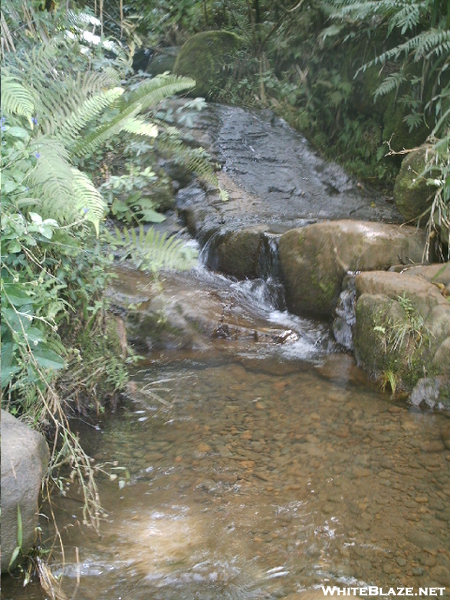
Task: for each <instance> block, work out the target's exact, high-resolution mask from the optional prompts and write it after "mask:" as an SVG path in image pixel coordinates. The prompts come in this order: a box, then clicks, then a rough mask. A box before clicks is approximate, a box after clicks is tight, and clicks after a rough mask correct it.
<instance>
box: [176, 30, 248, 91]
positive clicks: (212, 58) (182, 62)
mask: <svg viewBox="0 0 450 600" xmlns="http://www.w3.org/2000/svg"><path fill="white" fill-rule="evenodd" d="M241 45H242V40H241V38H240V37H239V36H237V35H236V34H234V33H230V32H228V31H206V32H203V33H197V34H196V35H194V36H192V37H191V38H190V39H189V40H188V41H187V42H186V43H185V44H184V46H183V47H182V48H181V50H180V53H179V55H178V57H177V60H176V62H175V66H174V69H173V71H174V73H175V74H177V75H184V76H187V77H192V78H193V79H195V81H196V86H195V88H194V90H193V94H195V95H197V96H198V95H200V96H205V97H208V98H211V97H212V96H213V95H214V90H215V89H216V88H222V87H223V86H224V83H225V81H226V78H227V76H228V73H229V69H228V65H229V64H230V63H231V62H232V61H233V58H234V57H235V55H236V52H237V50H238V49H239V47H240V46H241Z"/></svg>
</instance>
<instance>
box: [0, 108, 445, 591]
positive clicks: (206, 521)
mask: <svg viewBox="0 0 450 600" xmlns="http://www.w3.org/2000/svg"><path fill="white" fill-rule="evenodd" d="M232 110H235V111H241V113H242V114H243V115H244V116H243V117H242V118H245V119H247V120H250V121H252V122H253V123H254V124H255V123H256V125H257V127H260V128H261V127H262V124H264V123H266V124H267V127H268V128H269V129H270V131H269V130H268V131H269V133H271V134H272V133H273V129H274V128H275V129H276V128H278V129H279V130H280V131H281V132H282V136H280V137H279V140H280V141H279V143H280V144H284V146H283V147H284V148H286V144H288V143H291V142H292V143H293V144H294V143H295V144H297V145H298V150H297V151H296V158H295V160H299V161H301V160H302V157H303V159H304V157H305V156H306V155H307V156H313V155H312V153H311V154H310V150H309V149H308V148H307V147H306V146H305V144H306V141H304V140H302V139H301V136H298V134H295V133H294V132H292V130H290V129H289V128H287V126H285V125H282V124H280V122H281V120H277V121H276V122H274V120H273V118H272V117H271V116H270V115H262V116H261V115H259V114H258V115H253V114H252V113H249V112H246V111H242V109H231V108H229V107H225V108H224V107H219V108H218V109H217V113H216V117H215V121H214V123H215V125H214V127H216V130H215V133H214V131H213V133H214V135H213V137H214V138H215V140H216V144H217V145H220V144H222V150H223V154H222V156H221V162H222V163H223V164H224V166H225V167H226V168H225V174H224V175H223V177H231V176H232V175H233V168H232V164H231V162H233V161H236V159H235V158H233V159H231V158H230V157H229V153H230V152H231V150H230V148H231V147H232V146H233V144H235V140H234V138H233V136H236V135H237V134H236V132H237V131H238V130H240V131H241V132H242V131H246V130H245V129H244V127H243V125H242V123H241V124H240V125H239V121H236V119H237V117H236V115H237V113H236V112H235V113H234V116H233V115H231V116H230V111H232ZM239 114H240V113H239ZM210 118H211V117H210ZM205 120H206V121H208V119H207V118H205ZM209 127H210V128H211V127H212V125H211V123H210V124H209ZM227 127H228V129H229V130H230V132H229V137H228V138H227V139H228V140H230V139H231V141H230V142H229V143H228V144H226V143H225V142H224V140H223V136H224V135H225V134H224V131H225V130H226V128H227ZM221 136H222V137H221ZM289 136H290V137H289ZM244 137H245V138H246V139H247V138H248V139H250V141H249V142H248V144H249V145H252V147H254V146H255V143H256V142H255V138H256V137H257V136H256V135H254V136H253V137H252V136H250V137H249V135H248V133H247V134H246V136H244ZM260 137H261V136H260ZM260 137H259V138H258V139H260ZM291 138H292V140H293V141H292V140H291ZM233 140H234V141H233ZM274 143H275V142H274V141H273V140H272V138H271V139H270V145H271V146H272V153H274V154H275V156H277V158H279V159H280V154H279V153H277V152H275V151H274V149H273V144H274ZM241 146H244V144H241ZM244 150H245V149H244ZM244 150H243V149H242V147H241V149H240V151H241V153H243V152H244ZM250 152H251V151H250ZM286 152H287V154H290V155H291V157H292V152H290V151H289V149H287V150H286ZM263 154H264V153H263ZM263 154H261V156H263ZM264 156H265V155H264ZM266 159H267V160H266V163H267V162H269V161H268V158H267V157H266ZM280 160H281V159H280ZM283 160H284V159H283ZM286 160H288V158H286ZM318 160H319V159H317V158H314V160H313V158H311V159H310V160H309V163H311V164H313V167H311V168H312V169H313V170H314V169H315V170H314V173H315V175H314V177H316V178H318V177H319V176H318V175H317V174H318V173H319V174H320V173H325V175H324V178H328V179H327V182H326V183H320V186H322V188H324V189H325V188H326V189H328V190H329V202H330V203H331V204H332V205H333V206H334V207H336V206H338V207H339V210H344V211H345V210H347V209H346V208H342V207H343V206H344V207H345V202H341V200H342V198H343V197H344V196H345V198H347V199H348V201H349V202H350V203H351V204H352V205H355V206H357V207H360V206H362V205H364V206H365V207H366V208H358V211H360V212H361V211H362V212H363V213H364V211H365V210H366V209H367V211H369V213H370V211H371V210H372V211H375V212H376V214H375V216H374V219H375V218H379V211H387V212H384V213H383V214H385V215H388V214H390V215H391V217H392V219H391V220H394V221H395V219H396V217H395V215H394V216H393V215H392V214H391V213H389V211H391V208H390V207H389V204H388V203H385V202H384V200H380V201H377V202H374V200H373V197H371V196H370V195H369V196H368V197H367V198H364V197H363V196H362V195H361V194H360V191H359V190H358V189H357V188H356V187H355V186H354V185H353V184H352V183H351V182H350V180H348V179H345V180H342V178H341V176H340V175H339V177H337V175H336V173H337V167H334V166H329V167H328V168H325V167H324V166H323V163H320V164H319V162H317V161H318ZM227 161H228V163H227ZM230 161H231V162H230ZM314 161H316V162H314ZM244 162H245V160H244ZM306 162H308V161H306ZM262 163H264V161H263V160H262V159H261V160H259V161H258V160H256V161H254V164H255V165H258V164H259V165H262ZM233 164H234V163H233ZM314 165H315V166H314ZM317 165H319V166H317ZM263 166H264V165H263ZM266 166H267V165H266ZM266 166H264V168H266ZM308 168H309V167H308ZM241 171H242V172H240V173H238V174H236V177H235V178H234V179H233V181H234V183H233V185H235V186H238V185H240V186H242V187H243V188H245V189H244V192H245V193H247V194H249V195H252V196H256V195H258V194H259V191H258V185H259V184H258V181H259V182H260V183H261V184H262V181H263V176H262V175H259V176H258V173H256V175H255V174H252V175H249V174H248V172H247V171H248V169H247V168H245V169H244V168H242V169H241ZM244 171H245V172H244ZM301 177H303V178H304V179H302V181H303V182H304V184H303V189H302V190H300V192H298V193H297V191H296V190H298V185H300V184H298V182H294V183H292V185H291V182H289V181H288V182H287V183H286V185H285V187H284V188H283V189H284V191H283V190H282V189H281V188H282V186H280V185H278V184H273V186H272V191H271V192H270V193H271V194H276V193H278V194H281V196H282V197H283V198H284V200H283V201H282V202H281V201H278V200H279V198H278V200H276V199H275V200H274V199H273V198H270V203H272V202H275V203H276V204H277V205H278V212H276V211H275V212H274V213H273V214H274V215H275V217H277V215H278V216H279V217H280V219H279V220H278V222H277V224H276V226H275V225H274V221H272V222H271V223H270V225H268V227H267V228H266V231H269V232H271V233H273V234H274V235H275V233H277V231H276V228H277V227H278V228H279V229H280V231H281V230H284V229H286V228H287V227H290V226H292V224H291V223H289V222H288V221H289V219H288V217H287V216H286V215H287V212H286V211H287V208H286V207H287V206H288V205H289V198H290V197H291V196H292V194H294V195H295V202H297V199H298V198H301V197H302V194H303V197H305V198H306V200H307V201H308V202H311V198H313V197H314V194H316V193H318V192H317V191H311V188H310V187H309V186H310V183H311V181H313V180H314V177H313V175H312V174H311V173H310V174H305V173H303V174H302V175H301ZM330 177H332V178H333V181H334V182H335V183H334V184H333V186H332V188H333V189H332V190H331V188H330V186H331V184H330V182H329V179H330ZM249 178H250V179H249ZM285 179H286V178H285ZM336 181H339V182H341V183H339V184H338V183H336ZM343 181H344V183H343ZM264 185H266V187H267V181H266V182H265V183H264ZM311 185H312V184H311ZM317 185H319V183H318V184H317ZM288 188H289V189H288ZM322 188H321V189H322ZM195 189H196V188H195V185H191V186H190V188H189V189H187V191H186V190H181V192H180V196H181V200H180V202H181V203H182V204H183V207H184V209H183V210H187V209H186V206H187V207H188V209H190V208H192V204H194V205H195V202H196V200H195ZM277 189H278V190H281V191H279V192H276V190H277ZM233 194H234V196H233V195H232V197H231V201H230V204H228V205H220V206H219V205H217V204H215V202H216V201H215V200H214V201H211V205H212V206H213V210H212V212H211V213H210V214H209V216H207V217H206V218H204V220H203V221H202V223H203V225H202V227H203V226H204V229H203V231H205V230H206V229H208V231H210V232H211V231H214V233H217V232H218V231H219V230H220V231H221V228H223V227H232V228H236V227H237V226H238V224H237V220H236V219H237V217H236V215H237V214H238V212H239V211H238V208H239V207H237V209H236V212H235V214H234V215H233V214H231V212H232V210H233V209H232V207H233V202H235V201H237V200H236V199H237V198H238V194H237V192H236V189H235V188H234V192H233ZM194 208H195V206H194ZM258 210H259V209H258ZM258 210H256V209H255V210H253V209H252V211H250V212H248V213H246V216H245V223H244V225H245V226H248V224H251V225H254V224H256V223H257V222H258V224H261V219H260V220H259V221H257V219H256V216H255V215H256V214H257V213H258ZM333 210H334V209H333ZM336 210H337V209H336ZM224 211H225V212H224ZM377 211H378V212H377ZM319 212H320V214H313V213H312V212H311V211H310V210H309V208H308V209H307V210H303V209H301V210H300V208H299V207H298V206H297V209H296V211H295V215H291V216H290V217H289V218H291V217H292V216H293V218H294V221H295V224H296V225H297V226H298V224H299V222H300V221H302V220H304V221H305V223H306V222H312V221H314V220H317V219H320V218H324V215H326V214H328V213H327V208H326V202H324V203H322V204H321V208H320V211H319ZM391 212H392V211H391ZM224 214H226V218H225V219H224ZM258 214H260V215H261V214H266V216H267V215H269V211H267V213H258ZM270 214H272V213H270ZM347 214H348V213H347ZM275 217H274V218H275ZM337 217H339V215H337V214H336V215H335V214H334V213H333V215H332V218H337ZM264 218H265V217H264ZM358 218H361V216H358ZM386 218H387V219H389V217H388V216H386ZM233 219H234V220H233ZM231 222H232V224H231V225H230V223H231ZM302 222H303V221H302ZM205 223H206V225H205ZM241 226H242V223H241ZM199 237H201V236H199ZM209 239H211V237H209ZM211 252H214V248H212V249H211V244H210V245H209V246H208V247H207V248H205V250H204V252H203V253H201V255H200V259H199V262H198V264H197V265H196V266H195V267H194V268H193V269H192V270H191V271H190V272H187V273H173V274H172V273H167V274H165V275H164V276H163V279H162V285H163V289H164V293H165V294H166V295H167V297H168V298H169V299H172V301H173V303H174V304H173V305H170V303H168V306H169V308H168V310H169V311H172V312H173V313H174V314H177V315H178V316H179V315H182V316H183V318H184V320H185V322H187V323H189V324H190V327H191V329H190V330H189V335H188V336H187V337H186V339H185V341H184V342H183V343H178V342H177V339H178V338H174V339H169V341H167V340H166V341H165V342H164V343H161V344H160V345H159V346H158V344H155V343H154V342H148V343H147V347H148V353H147V357H146V359H145V361H144V362H143V363H141V364H140V365H139V367H138V368H137V370H136V372H135V373H134V374H133V376H132V381H131V384H130V386H129V392H128V394H127V397H126V398H125V399H124V401H123V403H121V404H120V405H119V406H118V408H117V410H116V412H115V413H108V414H105V415H103V416H102V417H100V418H99V419H98V420H97V421H95V422H94V423H83V422H82V421H80V423H78V424H77V429H78V430H79V433H80V436H81V440H82V443H83V447H84V448H85V449H86V451H87V452H88V454H90V456H92V457H93V458H94V460H95V464H97V465H101V464H105V470H106V471H108V472H110V473H115V474H118V478H115V479H114V478H113V479H111V478H110V477H108V476H107V475H106V474H104V475H99V479H98V484H99V489H100V496H101V500H102V504H103V506H104V508H105V511H106V513H107V515H106V516H105V518H104V520H103V522H102V523H101V530H100V535H99V536H97V535H96V534H95V532H94V531H93V530H92V529H90V528H88V527H85V526H82V525H81V523H80V522H81V514H80V505H79V502H78V501H77V500H76V499H75V498H73V497H72V496H71V494H70V493H69V494H68V497H66V498H63V497H59V498H58V497H55V511H56V516H57V519H58V522H59V523H60V527H61V528H62V535H63V542H64V547H65V555H66V557H65V563H64V564H63V563H62V561H61V557H59V556H56V560H55V561H54V562H53V563H52V572H53V574H54V575H55V576H59V575H63V576H64V577H63V584H62V587H63V589H64V591H65V593H66V595H67V597H68V598H72V597H74V598H76V599H77V600H106V599H107V600H168V599H177V600H191V599H194V598H198V599H200V600H213V599H224V600H225V599H230V600H231V599H265V600H270V599H275V598H285V599H288V600H294V599H297V598H298V599H301V598H304V599H305V600H313V599H315V598H322V597H323V593H322V591H321V588H320V586H322V585H331V586H333V585H336V586H339V587H361V586H369V585H371V586H378V587H383V589H386V588H390V587H397V586H408V587H413V588H414V591H415V592H416V591H418V590H419V587H421V588H424V587H430V586H434V587H445V586H447V591H446V592H443V595H442V597H447V598H449V597H450V595H449V592H450V451H449V450H448V449H446V448H445V447H444V444H443V443H442V440H441V435H440V431H441V428H442V427H443V426H444V425H445V424H446V423H448V416H446V415H445V414H441V413H439V412H431V411H430V412H425V411H420V410H418V409H417V408H415V407H412V406H409V405H406V404H404V403H398V402H394V401H392V400H391V399H390V397H389V394H387V393H382V392H381V391H380V390H379V388H378V387H377V386H376V385H375V383H374V382H372V381H371V380H370V379H369V378H368V377H367V375H366V374H365V373H364V372H362V371H361V370H360V369H359V368H358V367H357V366H356V365H355V362H354V359H353V357H352V356H351V355H349V354H348V353H345V352H344V351H343V350H342V347H340V346H339V345H338V344H337V343H336V342H335V341H334V339H333V336H332V333H331V328H330V324H329V323H322V322H317V321H312V320H310V319H304V318H301V317H299V316H295V315H292V314H290V313H289V312H287V310H286V308H285V305H284V300H283V290H282V286H281V285H280V283H279V281H278V279H277V277H276V273H272V274H271V273H265V275H264V276H262V277H261V278H258V279H254V280H248V279H247V280H244V281H237V280H236V279H234V278H232V277H226V276H225V275H223V274H221V273H218V272H215V271H213V270H211V268H209V267H208V266H207V265H211V264H212V262H213V261H212V259H211ZM119 279H120V281H119V283H118V290H116V293H117V294H119V293H120V294H123V295H126V294H127V293H128V294H129V296H130V298H131V297H132V295H133V293H134V294H137V295H139V294H145V293H147V292H146V289H147V287H148V285H149V283H148V280H147V279H146V277H145V276H143V275H137V274H135V273H133V272H129V273H128V272H127V271H126V270H124V271H123V272H122V277H121V278H119ZM120 286H123V288H122V287H120ZM127 290H128V291H127ZM130 290H131V291H130ZM199 315H201V317H200V316H199ZM142 336H143V337H144V334H142ZM116 467H119V469H117V468H116ZM121 469H122V470H121ZM124 469H126V470H127V471H125V470H124ZM125 473H127V476H126V477H125ZM119 483H120V484H119ZM77 556H78V559H77ZM2 598H4V600H23V599H25V598H27V599H30V600H34V599H36V600H41V599H43V598H45V595H43V593H42V592H41V591H40V589H39V586H38V584H36V583H32V584H30V585H29V586H28V587H27V588H25V589H23V588H22V587H21V582H20V581H18V580H14V579H12V578H6V577H5V578H4V580H3V581H2Z"/></svg>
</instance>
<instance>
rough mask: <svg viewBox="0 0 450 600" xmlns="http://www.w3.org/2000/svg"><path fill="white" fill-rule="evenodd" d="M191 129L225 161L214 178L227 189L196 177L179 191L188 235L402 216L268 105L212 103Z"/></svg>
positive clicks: (277, 231) (397, 220)
mask: <svg viewBox="0 0 450 600" xmlns="http://www.w3.org/2000/svg"><path fill="white" fill-rule="evenodd" d="M177 106H178V105H177ZM189 134H190V135H191V136H193V137H194V138H195V141H196V142H198V143H200V144H201V145H202V146H203V147H204V148H205V150H207V151H208V152H209V153H210V154H212V155H213V156H214V158H215V159H216V160H217V162H218V163H219V164H222V165H223V169H222V171H219V172H218V173H217V176H218V179H219V182H220V185H221V187H222V188H223V189H225V190H227V192H228V194H229V198H228V200H227V201H226V202H223V201H222V199H221V198H220V197H219V194H218V193H217V192H214V191H213V190H211V189H206V190H205V186H203V188H202V187H201V186H200V185H199V184H198V183H197V184H195V183H193V184H191V185H190V186H189V187H187V188H184V189H182V190H180V191H179V192H178V194H177V207H178V209H179V210H180V212H181V213H182V215H183V217H184V219H185V221H186V224H187V226H188V228H189V232H190V233H191V235H195V236H196V237H200V238H201V239H202V243H204V241H206V239H204V237H203V236H204V235H205V236H207V238H209V237H210V236H211V234H212V233H215V232H220V233H221V234H222V233H225V231H224V229H225V230H226V231H237V230H239V229H247V228H253V227H261V228H263V229H264V231H266V232H269V233H272V234H281V233H284V232H286V231H288V230H289V229H294V228H296V227H303V226H305V225H308V224H311V223H313V222H316V221H323V220H325V219H327V220H328V219H347V218H349V215H351V218H353V219H357V220H363V221H376V222H380V221H381V222H388V223H401V222H402V221H403V219H402V217H401V215H400V214H399V212H398V211H397V209H396V208H395V206H394V205H393V204H390V203H389V202H387V201H386V199H385V198H383V197H382V196H380V195H377V196H376V197H374V196H373V195H372V194H367V193H364V191H363V190H362V189H361V188H360V187H358V185H357V183H356V182H355V181H353V180H352V179H350V178H349V177H348V175H347V174H346V173H345V172H344V171H343V169H342V168H341V167H339V166H338V165H336V164H333V163H329V162H326V161H324V160H323V159H321V158H320V157H319V156H317V154H316V153H314V152H313V150H312V148H311V147H310V146H309V144H308V142H307V141H306V139H305V138H304V137H303V136H301V135H299V134H298V132H296V131H294V130H293V129H292V128H291V127H289V126H288V125H287V124H286V122H285V121H283V119H280V118H278V117H276V116H275V115H274V114H273V113H272V112H271V111H268V110H267V111H261V110H259V111H249V110H244V109H242V108H239V107H236V106H223V105H219V104H209V105H208V106H207V107H206V109H204V110H203V111H201V113H199V114H198V115H197V116H196V117H195V121H194V127H193V128H192V129H190V130H189ZM203 240H204V241H203ZM396 262H397V261H396Z"/></svg>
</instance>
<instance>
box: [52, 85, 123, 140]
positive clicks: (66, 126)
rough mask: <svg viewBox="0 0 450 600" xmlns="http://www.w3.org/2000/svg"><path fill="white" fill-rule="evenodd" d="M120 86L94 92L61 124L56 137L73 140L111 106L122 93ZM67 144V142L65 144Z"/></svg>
mask: <svg viewBox="0 0 450 600" xmlns="http://www.w3.org/2000/svg"><path fill="white" fill-rule="evenodd" d="M123 91H124V90H123V89H122V88H113V89H112V90H107V91H105V92H102V93H100V94H96V95H95V96H92V97H90V98H88V99H87V100H85V101H84V102H83V103H82V105H81V106H79V107H78V109H77V110H76V111H74V112H72V114H71V115H70V116H69V117H68V118H67V119H66V120H65V121H64V122H63V123H62V124H61V126H60V127H59V130H58V137H59V138H60V139H61V140H62V141H64V140H66V143H67V141H69V143H71V142H73V141H74V140H75V139H76V138H77V137H78V134H79V132H80V131H81V130H82V129H83V128H84V127H85V126H86V125H87V124H88V123H89V122H92V121H93V120H94V119H95V118H96V117H97V116H98V115H100V114H101V113H102V112H103V111H104V109H105V108H106V107H107V106H111V105H112V104H113V103H114V102H115V101H116V100H117V99H118V98H120V96H121V95H122V94H123ZM66 145H67V144H66Z"/></svg>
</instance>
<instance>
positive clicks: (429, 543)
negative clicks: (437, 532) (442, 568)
mask: <svg viewBox="0 0 450 600" xmlns="http://www.w3.org/2000/svg"><path fill="white" fill-rule="evenodd" d="M406 538H407V539H408V540H409V541H410V542H411V543H412V544H414V545H415V546H417V547H418V548H420V549H421V550H437V549H438V548H439V540H438V539H437V538H436V537H435V536H433V535H430V534H428V533H425V532H424V531H418V530H414V531H411V532H410V533H408V534H407V536H406Z"/></svg>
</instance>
